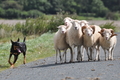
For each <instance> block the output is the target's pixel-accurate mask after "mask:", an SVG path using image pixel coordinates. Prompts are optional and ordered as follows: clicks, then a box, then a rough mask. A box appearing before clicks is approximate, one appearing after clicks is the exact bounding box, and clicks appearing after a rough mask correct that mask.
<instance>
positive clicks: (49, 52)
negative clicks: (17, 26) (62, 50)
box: [0, 33, 55, 71]
mask: <svg viewBox="0 0 120 80" xmlns="http://www.w3.org/2000/svg"><path fill="white" fill-rule="evenodd" d="M53 36H54V33H45V34H43V35H41V36H37V37H36V36H32V39H31V36H29V37H27V39H26V45H27V55H26V61H27V63H28V62H31V61H35V60H38V59H42V58H45V57H50V56H53V55H54V53H55V52H54V48H53ZM33 37H34V38H33ZM20 39H21V41H22V40H23V38H20ZM14 40H17V38H16V39H14ZM10 46H11V43H10V41H8V42H5V43H1V44H0V47H1V51H0V71H3V70H5V69H8V68H9V67H10V65H9V64H8V57H9V52H10ZM12 59H13V57H12ZM21 64H23V55H22V54H20V55H19V58H18V61H17V62H16V64H15V66H19V65H21Z"/></svg>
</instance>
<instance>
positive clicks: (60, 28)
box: [58, 25, 67, 34]
mask: <svg viewBox="0 0 120 80" xmlns="http://www.w3.org/2000/svg"><path fill="white" fill-rule="evenodd" d="M66 28H67V26H64V25H60V26H58V29H59V30H60V31H61V33H63V34H65V33H66V31H67V29H66Z"/></svg>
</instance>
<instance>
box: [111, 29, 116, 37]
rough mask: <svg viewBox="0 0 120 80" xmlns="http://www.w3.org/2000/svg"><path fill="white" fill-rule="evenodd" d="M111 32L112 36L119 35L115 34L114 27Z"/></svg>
mask: <svg viewBox="0 0 120 80" xmlns="http://www.w3.org/2000/svg"><path fill="white" fill-rule="evenodd" d="M111 33H112V35H111V37H113V36H117V34H114V31H113V30H112V29H111Z"/></svg>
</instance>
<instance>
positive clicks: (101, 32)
mask: <svg viewBox="0 0 120 80" xmlns="http://www.w3.org/2000/svg"><path fill="white" fill-rule="evenodd" d="M103 32H104V29H102V30H101V31H100V32H98V33H100V34H101V36H102V37H103V36H104V35H103Z"/></svg>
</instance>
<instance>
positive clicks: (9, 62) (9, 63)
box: [8, 53, 12, 65]
mask: <svg viewBox="0 0 120 80" xmlns="http://www.w3.org/2000/svg"><path fill="white" fill-rule="evenodd" d="M11 57H12V53H10V56H9V59H8V63H9V64H10V65H12V63H11V62H10V59H11Z"/></svg>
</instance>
